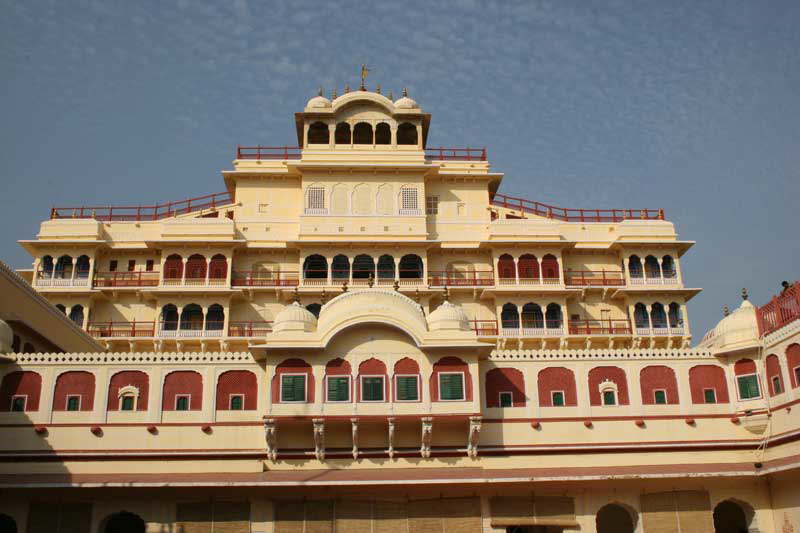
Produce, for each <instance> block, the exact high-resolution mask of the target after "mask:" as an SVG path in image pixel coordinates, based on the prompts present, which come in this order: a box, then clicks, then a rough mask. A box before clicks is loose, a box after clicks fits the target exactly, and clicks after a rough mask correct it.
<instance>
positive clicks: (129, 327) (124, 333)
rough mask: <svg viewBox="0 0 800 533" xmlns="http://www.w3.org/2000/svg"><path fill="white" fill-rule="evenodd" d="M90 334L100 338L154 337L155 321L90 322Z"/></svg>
mask: <svg viewBox="0 0 800 533" xmlns="http://www.w3.org/2000/svg"><path fill="white" fill-rule="evenodd" d="M87 331H88V332H89V335H92V336H93V337H98V338H101V339H103V338H113V337H153V336H155V322H137V321H135V320H134V321H133V322H114V321H111V322H89V325H88V327H87Z"/></svg>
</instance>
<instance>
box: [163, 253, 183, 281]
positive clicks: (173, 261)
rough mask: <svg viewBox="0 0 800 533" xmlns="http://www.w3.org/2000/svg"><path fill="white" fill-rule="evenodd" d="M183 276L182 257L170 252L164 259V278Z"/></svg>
mask: <svg viewBox="0 0 800 533" xmlns="http://www.w3.org/2000/svg"><path fill="white" fill-rule="evenodd" d="M182 277H183V258H182V257H181V256H179V255H178V254H172V255H170V256H169V257H167V260H166V261H164V279H165V280H179V279H181V278H182Z"/></svg>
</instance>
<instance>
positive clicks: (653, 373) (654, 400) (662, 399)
mask: <svg viewBox="0 0 800 533" xmlns="http://www.w3.org/2000/svg"><path fill="white" fill-rule="evenodd" d="M639 383H640V386H641V389H642V403H643V404H644V405H657V404H670V405H675V404H677V403H678V380H677V379H676V378H675V371H674V370H672V369H671V368H670V367H668V366H664V365H650V366H646V367H645V368H643V369H642V371H641V372H640V373H639Z"/></svg>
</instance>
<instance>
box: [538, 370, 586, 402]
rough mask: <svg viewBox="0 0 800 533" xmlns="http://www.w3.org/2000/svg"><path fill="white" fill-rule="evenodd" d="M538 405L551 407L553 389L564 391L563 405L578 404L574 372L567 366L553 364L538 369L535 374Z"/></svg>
mask: <svg viewBox="0 0 800 533" xmlns="http://www.w3.org/2000/svg"><path fill="white" fill-rule="evenodd" d="M537 381H538V388H539V405H541V406H542V407H553V394H552V393H553V391H563V392H564V405H565V406H575V405H578V389H577V387H576V386H575V374H574V373H573V372H572V370H570V369H569V368H564V367H561V366H554V367H550V368H545V369H543V370H540V371H539V375H538V376H537Z"/></svg>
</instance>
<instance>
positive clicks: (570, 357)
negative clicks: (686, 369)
mask: <svg viewBox="0 0 800 533" xmlns="http://www.w3.org/2000/svg"><path fill="white" fill-rule="evenodd" d="M586 359H591V360H596V359H608V360H615V361H619V360H628V361H636V360H641V359H707V360H712V361H715V360H716V358H715V357H714V354H713V353H712V352H711V351H710V350H706V349H702V348H657V349H651V350H649V349H645V348H602V349H601V348H598V349H591V350H492V353H491V354H490V355H489V360H491V361H559V360H561V361H577V360H586Z"/></svg>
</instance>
